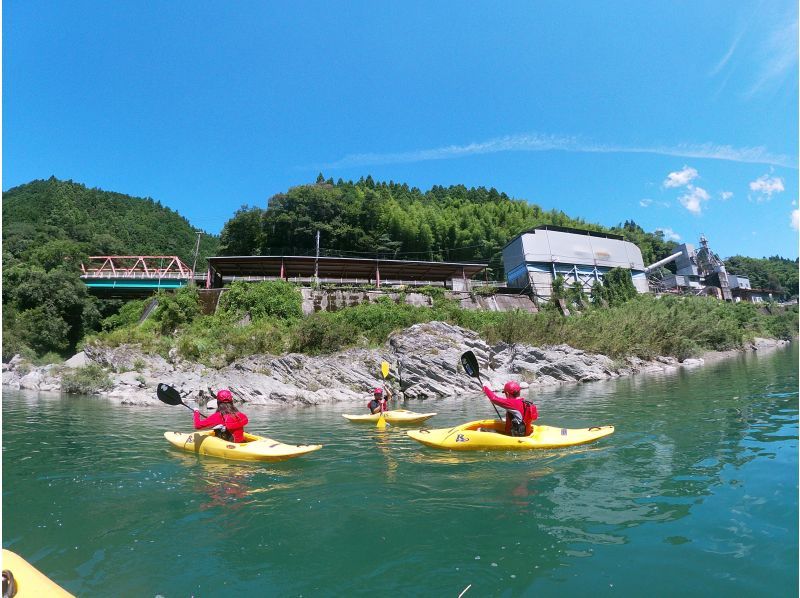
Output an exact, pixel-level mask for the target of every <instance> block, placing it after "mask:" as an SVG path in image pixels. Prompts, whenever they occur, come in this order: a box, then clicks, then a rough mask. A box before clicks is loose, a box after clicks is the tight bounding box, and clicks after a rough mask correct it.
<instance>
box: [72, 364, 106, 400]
mask: <svg viewBox="0 0 800 598" xmlns="http://www.w3.org/2000/svg"><path fill="white" fill-rule="evenodd" d="M109 388H111V380H110V378H109V377H108V374H106V372H105V370H103V368H102V367H100V366H99V365H97V364H89V365H87V366H86V367H82V368H77V369H75V370H72V371H71V372H67V373H65V374H62V376H61V390H62V391H63V392H67V393H70V394H82V395H90V394H96V393H98V392H100V391H102V390H108V389H109Z"/></svg>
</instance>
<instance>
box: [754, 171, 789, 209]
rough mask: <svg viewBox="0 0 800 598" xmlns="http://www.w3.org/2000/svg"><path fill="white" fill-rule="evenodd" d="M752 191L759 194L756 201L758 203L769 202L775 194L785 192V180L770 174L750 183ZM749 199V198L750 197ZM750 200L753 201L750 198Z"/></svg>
mask: <svg viewBox="0 0 800 598" xmlns="http://www.w3.org/2000/svg"><path fill="white" fill-rule="evenodd" d="M750 191H754V192H756V193H758V195H757V196H756V197H755V200H756V201H758V202H762V201H769V200H770V199H772V194H773V193H780V192H781V191H783V179H782V178H781V177H777V176H776V177H771V176H769V175H768V174H765V175H763V176H760V177H758V178H757V179H756V180H755V181H751V182H750ZM748 197H749V196H748ZM750 199H753V198H752V197H750Z"/></svg>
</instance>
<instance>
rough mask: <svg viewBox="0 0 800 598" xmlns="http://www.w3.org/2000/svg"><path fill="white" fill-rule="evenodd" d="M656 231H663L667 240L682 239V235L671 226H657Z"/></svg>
mask: <svg viewBox="0 0 800 598" xmlns="http://www.w3.org/2000/svg"><path fill="white" fill-rule="evenodd" d="M656 231H661V232H662V233H663V235H664V238H665V239H666V240H667V241H680V240H681V236H680V235H679V234H678V233H676V232H675V231H674V230H672V229H671V228H657V229H656Z"/></svg>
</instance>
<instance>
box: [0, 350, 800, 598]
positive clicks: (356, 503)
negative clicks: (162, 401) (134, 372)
mask: <svg viewBox="0 0 800 598" xmlns="http://www.w3.org/2000/svg"><path fill="white" fill-rule="evenodd" d="M797 363H798V353H797V346H796V345H794V346H792V347H790V348H788V349H781V350H777V351H774V352H772V353H769V354H766V355H756V354H749V355H742V356H739V357H735V358H731V359H728V360H725V361H721V362H718V363H715V364H709V365H706V366H705V367H702V368H697V369H693V370H681V371H677V372H674V373H671V374H665V375H660V374H659V375H652V374H648V375H641V376H636V377H633V378H628V379H622V380H616V381H610V382H601V383H592V384H586V385H580V386H575V385H573V386H563V387H559V388H557V389H553V390H550V391H546V392H537V393H536V395H535V397H534V398H535V401H536V403H537V405H538V407H539V413H540V423H544V424H551V425H556V426H562V427H587V426H590V425H600V424H614V425H615V426H616V427H617V429H616V432H615V433H614V434H613V435H612V436H609V437H607V438H604V439H602V440H600V441H598V442H597V443H595V444H591V445H586V446H583V447H575V448H572V449H567V450H547V451H534V452H532V453H527V454H506V453H451V452H441V451H436V450H434V449H430V448H427V447H423V446H422V445H418V444H417V443H415V442H414V441H413V440H411V439H410V438H408V437H407V436H406V435H405V433H404V429H403V428H400V427H398V426H393V427H391V428H389V429H388V430H386V431H383V432H381V431H378V430H376V428H375V427H374V426H372V425H356V424H352V423H349V422H347V421H346V420H344V419H343V418H342V417H340V413H343V412H351V413H352V412H360V411H362V410H363V409H364V406H363V405H349V406H345V407H343V406H342V405H337V406H323V407H314V408H291V409H290V408H284V409H281V408H256V407H250V408H249V409H247V412H248V415H249V416H250V420H251V422H252V423H251V425H250V426H249V428H248V429H249V430H250V431H252V432H255V433H260V434H263V435H267V436H270V437H272V438H277V439H280V440H283V441H285V442H293V443H300V442H319V443H322V444H324V445H325V446H324V448H323V449H322V450H320V451H318V452H316V453H313V454H311V455H307V456H305V457H300V458H298V459H295V460H293V461H287V462H284V463H277V464H266V465H258V464H246V463H244V464H242V463H236V462H229V461H224V460H219V459H214V458H197V457H195V456H194V455H191V454H188V453H183V452H181V451H178V450H177V449H174V448H172V447H171V446H169V445H168V444H167V443H166V441H165V440H164V439H163V437H162V432H163V431H164V430H167V429H175V430H188V429H189V428H190V417H191V416H190V414H189V412H188V411H187V410H186V409H184V408H182V407H167V406H158V407H152V408H150V407H148V408H141V407H139V408H131V407H125V406H119V405H115V404H113V403H111V402H108V401H107V400H104V399H98V398H96V397H95V398H91V397H74V396H70V397H67V396H64V397H60V396H58V395H45V394H35V393H23V392H15V391H10V390H8V389H4V391H3V410H2V411H3V426H2V432H3V434H2V445H3V453H2V466H3V470H2V480H3V487H2V493H3V512H2V516H3V537H2V540H3V546H4V547H6V548H10V549H12V550H14V551H16V552H18V553H20V554H21V555H22V556H24V557H25V558H27V559H28V560H29V561H31V562H33V563H34V564H35V565H36V566H37V567H38V568H40V569H41V570H42V571H44V572H45V573H46V574H48V575H49V576H50V577H51V578H52V579H54V580H55V581H57V582H58V583H60V584H61V585H62V586H64V587H65V588H67V589H68V590H70V591H71V592H73V593H75V594H78V595H86V596H164V597H168V598H171V597H176V596H217V595H223V594H233V593H234V592H235V593H239V594H243V593H244V594H249V595H255V596H345V595H367V594H376V593H377V594H381V595H394V596H437V597H439V596H453V597H456V596H458V595H459V594H460V593H462V592H463V591H464V590H465V589H467V588H469V589H468V590H467V591H466V593H465V594H464V596H465V598H469V597H471V596H552V595H564V596H574V595H579V594H584V593H589V594H592V595H596V596H641V595H650V596H673V595H680V596H682V597H686V596H722V595H724V596H749V597H751V596H790V595H797V588H798V442H797V440H798V375H797ZM366 400H367V398H365V402H366ZM406 407H408V408H412V409H414V410H417V411H437V412H438V413H439V415H437V416H436V417H435V418H433V419H432V420H429V422H428V425H429V427H449V426H451V425H455V424H457V423H462V422H465V421H468V420H471V419H482V418H486V417H490V416H492V415H493V414H494V411H493V410H492V408H491V406H490V404H489V403H488V401H487V400H486V399H485V398H482V396H481V395H478V394H475V395H472V396H465V397H461V398H457V399H456V398H448V399H440V400H428V401H416V402H413V403H412V402H410V403H409V404H408V405H406Z"/></svg>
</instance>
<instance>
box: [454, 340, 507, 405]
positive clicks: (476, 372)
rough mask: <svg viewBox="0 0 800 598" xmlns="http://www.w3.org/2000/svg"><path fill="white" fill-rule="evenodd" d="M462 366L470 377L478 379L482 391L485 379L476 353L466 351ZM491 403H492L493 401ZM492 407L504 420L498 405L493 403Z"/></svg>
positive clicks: (463, 354)
mask: <svg viewBox="0 0 800 598" xmlns="http://www.w3.org/2000/svg"><path fill="white" fill-rule="evenodd" d="M461 365H462V366H463V367H464V371H465V372H467V375H468V376H471V377H472V378H477V379H478V383H479V384H480V385H481V390H483V387H484V386H485V385H484V383H483V379H482V378H481V370H480V368H479V367H478V358H477V357H475V353H473V352H472V351H465V352H464V353H462V354H461ZM489 402H490V403H491V401H489ZM492 407H494V412H495V413H496V414H497V417H499V418H500V419H503V418H502V417H501V415H500V412H499V411H498V410H497V405H495V404H494V403H492Z"/></svg>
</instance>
